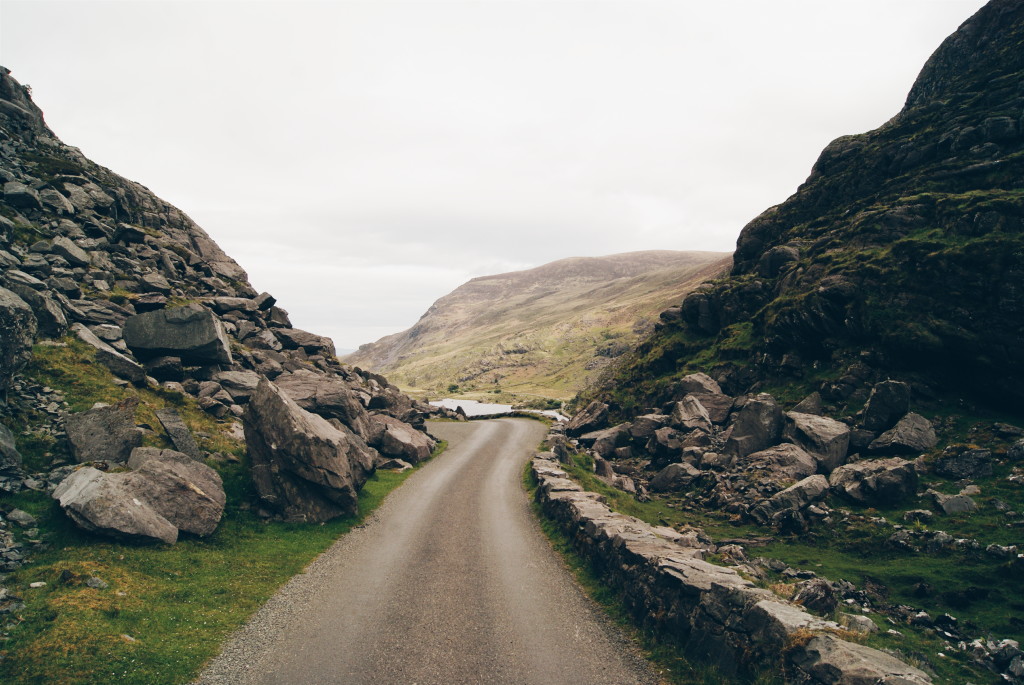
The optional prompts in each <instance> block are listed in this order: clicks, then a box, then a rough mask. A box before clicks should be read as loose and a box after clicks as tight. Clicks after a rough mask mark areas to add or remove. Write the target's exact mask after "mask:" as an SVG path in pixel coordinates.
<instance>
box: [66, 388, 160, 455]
mask: <svg viewBox="0 0 1024 685" xmlns="http://www.w3.org/2000/svg"><path fill="white" fill-rule="evenodd" d="M136 406H138V400H137V399H132V400H126V401H124V402H121V403H118V404H116V405H112V406H102V407H93V408H92V409H88V410H86V411H83V412H77V413H75V414H69V415H68V417H67V421H66V423H67V436H68V443H69V444H70V445H71V453H72V455H73V456H74V458H75V459H76V460H77V461H78V462H79V463H82V462H87V461H106V462H114V463H122V464H123V463H124V462H126V461H128V457H130V456H131V453H132V450H134V449H135V448H136V447H138V446H139V445H141V444H142V431H141V430H139V428H138V427H136V425H135V407H136Z"/></svg>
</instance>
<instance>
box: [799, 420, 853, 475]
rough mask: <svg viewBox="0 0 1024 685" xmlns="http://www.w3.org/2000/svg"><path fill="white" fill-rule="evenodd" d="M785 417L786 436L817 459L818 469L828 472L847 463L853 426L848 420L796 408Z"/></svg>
mask: <svg viewBox="0 0 1024 685" xmlns="http://www.w3.org/2000/svg"><path fill="white" fill-rule="evenodd" d="M786 418H787V421H786V427H785V428H784V429H783V435H784V436H785V438H786V439H787V440H790V441H791V442H793V443H795V444H797V445H800V446H801V447H802V448H804V450H806V451H807V452H808V453H809V454H811V456H813V457H814V458H815V459H817V461H818V471H820V472H821V473H824V474H826V475H827V474H829V473H831V472H832V470H833V469H835V468H836V467H837V466H840V465H841V464H843V463H845V462H846V453H847V451H848V450H849V447H850V427H849V426H847V425H846V424H845V423H843V422H842V421H836V420H835V419H830V418H828V417H825V416H817V415H815V414H802V413H800V412H795V411H791V412H789V413H787V414H786Z"/></svg>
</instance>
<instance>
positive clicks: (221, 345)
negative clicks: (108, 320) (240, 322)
mask: <svg viewBox="0 0 1024 685" xmlns="http://www.w3.org/2000/svg"><path fill="white" fill-rule="evenodd" d="M124 341H125V343H126V344H127V345H128V347H130V348H131V349H132V351H133V352H135V353H136V354H137V355H145V356H147V357H160V356H173V357H181V358H182V359H188V360H190V361H193V362H195V363H197V364H205V363H214V364H230V363H231V361H232V360H231V348H230V346H229V345H228V339H227V336H226V335H225V334H224V329H223V327H222V326H221V324H220V321H218V320H217V317H216V316H214V314H213V312H211V311H210V310H209V309H207V308H206V307H203V306H201V305H198V304H187V305H184V306H182V307H176V308H174V309H157V310H155V311H151V312H145V313H143V314H136V315H135V316H131V317H128V319H127V320H126V321H125V323H124Z"/></svg>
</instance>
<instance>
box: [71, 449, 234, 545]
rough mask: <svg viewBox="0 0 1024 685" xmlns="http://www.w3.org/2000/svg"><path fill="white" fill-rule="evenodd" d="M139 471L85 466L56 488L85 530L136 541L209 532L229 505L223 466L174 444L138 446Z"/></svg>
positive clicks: (135, 461)
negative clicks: (106, 470) (220, 469)
mask: <svg viewBox="0 0 1024 685" xmlns="http://www.w3.org/2000/svg"><path fill="white" fill-rule="evenodd" d="M128 466H129V467H130V468H133V469H134V470H133V471H128V472H120V473H104V472H102V471H99V470H97V469H94V468H92V467H85V468H82V469H79V470H77V471H75V472H74V473H72V474H71V475H70V476H68V477H67V478H65V479H64V481H62V482H61V484H60V485H58V486H57V488H56V489H55V490H54V491H53V498H54V499H56V500H57V501H58V502H59V503H60V506H61V508H62V509H63V510H64V511H65V512H66V513H67V515H68V516H69V517H70V518H71V520H73V521H74V522H75V523H77V524H78V525H79V526H80V527H82V528H84V529H85V530H88V531H92V532H94V533H99V534H102V535H109V536H112V537H115V538H119V539H123V540H127V541H130V542H158V541H159V542H166V543H168V544H174V542H176V541H177V539H178V533H179V531H183V532H188V533H192V534H194V535H200V536H202V535H209V534H210V533H212V532H213V531H214V530H215V529H216V528H217V524H218V523H219V522H220V518H221V515H222V513H223V511H224V502H225V495H224V488H223V485H222V483H221V479H220V476H219V475H217V472H216V471H214V470H213V469H211V468H210V467H209V466H206V465H205V464H203V463H200V462H197V461H195V460H193V459H190V458H189V457H188V456H186V455H184V454H181V453H180V452H174V451H173V450H160V449H156V448H151V447H144V448H139V449H136V450H135V451H134V452H133V453H132V456H131V458H130V459H129V461H128Z"/></svg>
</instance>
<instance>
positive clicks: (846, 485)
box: [829, 457, 917, 506]
mask: <svg viewBox="0 0 1024 685" xmlns="http://www.w3.org/2000/svg"><path fill="white" fill-rule="evenodd" d="M829 485H831V486H832V490H833V492H835V493H837V494H839V495H842V496H843V497H846V498H847V499H849V500H851V501H853V502H856V503H858V504H867V505H872V506H891V505H893V504H896V503H898V502H901V501H903V500H905V499H907V498H909V497H913V496H914V495H915V494H917V471H916V470H915V469H914V465H913V464H912V463H910V462H909V461H905V460H903V459H899V458H896V457H894V458H891V459H876V460H868V461H859V462H857V463H855V464H847V465H846V466H840V467H839V468H837V469H836V470H835V471H833V472H832V475H831V476H829Z"/></svg>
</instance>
